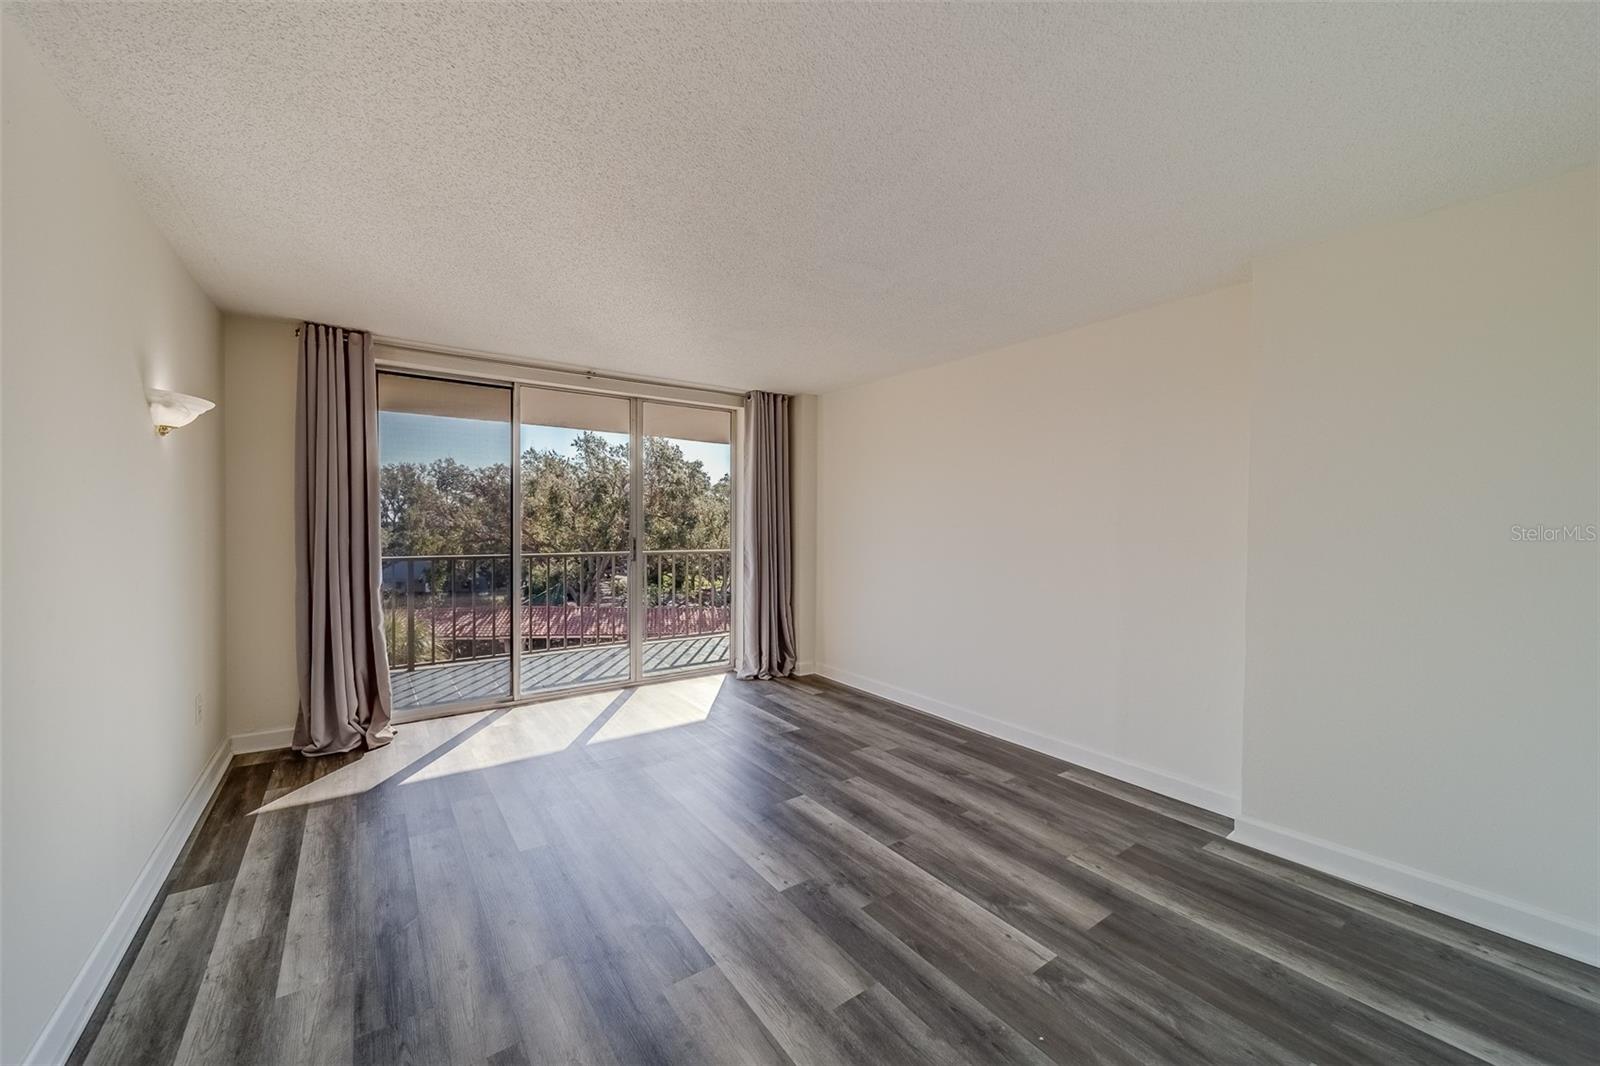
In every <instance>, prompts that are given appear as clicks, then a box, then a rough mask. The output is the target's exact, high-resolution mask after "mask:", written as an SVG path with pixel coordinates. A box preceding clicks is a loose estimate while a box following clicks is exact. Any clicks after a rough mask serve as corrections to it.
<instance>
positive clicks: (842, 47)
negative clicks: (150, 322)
mask: <svg viewBox="0 0 1600 1066" xmlns="http://www.w3.org/2000/svg"><path fill="white" fill-rule="evenodd" d="M7 18H8V20H9V21H10V22H11V23H12V25H13V26H20V27H22V29H23V30H24V32H25V34H26V35H27V36H28V38H29V39H30V40H31V41H32V42H33V44H34V46H35V49H36V51H38V52H39V54H40V55H41V57H42V58H43V60H44V62H45V64H46V66H47V67H48V68H49V69H50V70H51V72H52V74H53V76H54V77H55V79H56V80H57V82H58V83H59V84H60V85H61V87H62V88H63V90H64V91H65V92H66V94H67V95H68V97H69V98H71V99H72V100H73V101H74V102H75V103H76V104H77V106H78V107H80V108H81V109H82V110H83V112H84V113H85V114H87V115H88V116H89V118H90V119H91V120H92V121H93V122H94V124H95V125H96V126H97V127H98V128H99V129H100V130H101V132H102V133H104V135H105V136H106V138H107V140H108V141H109V142H110V143H111V145H112V147H113V149H114V150H115V152H116V153H117V154H118V156H119V157H120V159H121V160H122V162H123V165H124V166H125V167H126V169H127V171H128V173H129V174H130V175H131V177H132V179H133V180H134V182H135V183H136V185H137V186H138V188H139V189H140V191H141V193H142V194H143V196H144V197H145V199H146V201H147V203H148V205H149V208H150V211H151V213H152V215H153V216H154V218H155V219H156V221H157V223H158V224H159V225H160V226H161V227H162V229H163V230H164V232H165V233H166V234H167V235H168V237H169V238H170V239H171V240H172V242H173V244H174V245H175V246H176V248H177V250H178V252H179V254H180V255H182V256H183V258H184V260H185V261H186V262H187V263H188V264H189V266H190V268H191V269H192V270H193V272H194V274H195V276H196V278H197V279H198V280H199V281H200V283H201V284H202V285H203V286H204V287H205V288H206V290H207V291H208V292H209V293H210V294H211V295H212V296H213V297H214V298H215V299H216V300H217V302H218V303H220V304H221V305H222V306H224V307H225V308H228V309H231V310H239V311H252V312H261V313H266V314H274V315H283V316H288V317H296V318H300V317H304V318H311V319H315V320H322V321H329V322H337V323H340V324H343V325H348V326H352V327H359V328H366V329H371V330H374V331H377V332H379V333H382V334H387V335H390V336H394V337H401V338H407V339H412V340H419V341H427V342H432V343H435V344H440V345H451V346H459V347H466V348H476V349H481V350H485V351H493V352H502V353H512V354H516V355H520V356H524V357H526V358H528V359H530V360H537V361H552V362H560V363H570V364H577V365H583V366H590V367H596V368H604V369H609V370H613V371H626V372H632V373H635V374H643V375H648V376H651V377H657V378H668V379H677V380H683V381H692V382H702V383H708V384H718V385H724V386H730V387H739V388H743V387H765V388H779V389H788V390H826V389H828V388H832V387H836V386H839V385H842V384H846V383H849V382H852V381H857V380H862V379H865V378H869V377H875V376H881V375H884V374H887V373H890V372H893V371H897V370H902V369H906V368H910V367H914V366H918V365H925V364H928V363H933V362H938V361H940V360H944V359H949V358H953V357H956V356H960V355H963V354H967V353H971V352H975V351H981V350H983V349H985V348H989V347H993V346H995V345H999V344H1004V343H1008V342H1011V341H1017V340H1023V339H1026V338H1029V337H1034V336H1039V335H1042V334H1046V333H1051V332H1054V331H1057V330H1061V329H1065V328H1068V327H1071V326H1074V325H1078V324H1081V323H1084V322H1088V321H1092V320H1094V319H1097V318H1103V317H1106V316H1108V315H1112V314H1116V313H1119V312H1122V311H1126V310H1130V309H1133V308H1136V307H1139V306H1142V305H1145V304H1149V303H1152V302H1155V301H1158V300H1162V299H1166V298H1170V297H1173V296H1177V295H1182V294H1187V293H1193V292H1198V291H1201V290H1204V289H1206V288H1208V287H1211V286H1213V285H1216V284H1219V283H1222V282H1225V281H1228V280H1231V279H1235V278H1239V277H1241V276H1243V273H1244V271H1245V270H1246V269H1247V264H1248V262H1249V260H1250V258H1251V257H1252V256H1253V255H1256V254H1259V253H1261V252H1264V251H1268V250H1271V249H1273V248H1277V247H1281V246H1283V245H1285V244H1289V243H1292V242H1295V241H1299V240H1304V239H1308V238H1314V237H1317V236H1319V235H1322V234H1326V233H1330V232H1333V231H1335V230H1337V229H1340V228H1343V227H1346V226H1350V225H1354V224H1358V223H1361V222H1364V221H1369V220H1376V219H1380V218H1385V217H1393V216H1398V215H1403V214H1409V213H1415V212H1419V211H1423V210H1427V209H1429V208H1432V207H1435V206H1439V205H1441V204H1444V203H1447V202H1449V201H1451V200H1455V199H1460V198H1464V197H1469V196H1474V195H1479V194H1483V193H1488V192H1493V191H1497V190H1499V189H1503V188H1508V187H1511V186H1513V185H1516V184H1518V183H1520V182H1523V181H1526V180H1531V179H1534V178H1538V177H1541V176H1544V175H1546V174H1551V173H1555V172H1558V171H1561V170H1564V169H1567V168H1570V167H1573V166H1577V165H1580V164H1582V163H1585V162H1588V161H1590V160H1592V159H1593V158H1594V157H1595V155H1596V153H1597V128H1600V114H1597V76H1600V68H1597V36H1600V21H1597V20H1600V8H1597V7H1596V6H1594V5H1589V4H1581V5H1580V4H1574V5H1544V4H1529V5H1524V4H1487V5H1444V4H1437V5H1436V4H1361V5H1353V6H1337V5H1333V4H1303V5H1302V4H1295V5H1229V6H1223V5H1210V4H1195V5H1186V6H1180V7H1167V6H1151V5H1126V6H1122V5H1065V4H1062V5H1028V6H1009V5H988V4H985V5H973V6H954V7H947V6H935V5H911V4H905V5H893V4H884V5H842V4H841V5H815V6H788V5H785V6H767V5H730V6H720V5H715V6H659V5H617V6H611V5H605V6H601V5H594V6H571V7H568V6H522V5H512V6H499V5H489V4H460V5H450V6H442V5H433V4H425V5H404V4H374V5H363V4H338V5H327V6H322V5H317V4H302V3H292V4H263V5H248V6H246V5H234V4H189V3H182V4H172V5H164V4H154V5H146V4H115V3H108V4H84V3H78V4H62V5H57V4H26V5H20V4H8V5H7Z"/></svg>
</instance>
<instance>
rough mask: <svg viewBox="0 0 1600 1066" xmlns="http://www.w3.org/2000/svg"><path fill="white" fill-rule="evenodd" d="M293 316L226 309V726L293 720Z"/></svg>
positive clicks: (242, 728)
mask: <svg viewBox="0 0 1600 1066" xmlns="http://www.w3.org/2000/svg"><path fill="white" fill-rule="evenodd" d="M295 325H296V323H294V322H286V321H283V320H281V319H272V318H254V317H251V316H247V315H227V316H225V317H224V318H223V327H222V333H223V352H224V360H225V365H226V368H227V375H226V379H227V386H226V388H227V392H226V394H225V396H224V401H223V403H224V406H225V407H226V408H227V409H228V413H229V416H228V420H227V433H226V439H225V444H224V448H223V452H224V455H225V463H226V470H227V491H226V504H225V510H224V515H225V519H224V522H225V534H224V535H225V537H226V540H227V545H228V555H227V581H226V588H227V618H228V624H227V686H228V731H229V732H230V733H232V734H233V735H235V736H240V735H244V736H246V737H247V738H248V742H249V744H250V745H251V746H256V745H260V744H270V743H287V742H288V741H287V739H286V738H284V737H273V736H267V737H259V738H257V737H249V735H250V734H255V733H262V732H274V731H276V732H281V731H284V730H289V729H292V728H293V727H294V718H295V712H296V709H297V708H298V706H299V701H300V696H299V691H298V683H297V681H296V672H295V647H294V641H295V636H294V581H295V577H294V566H295V564H294V420H295V411H294V403H295V400H294V392H295V359H296V350H297V348H296V345H297V341H296V340H295V335H294V330H295Z"/></svg>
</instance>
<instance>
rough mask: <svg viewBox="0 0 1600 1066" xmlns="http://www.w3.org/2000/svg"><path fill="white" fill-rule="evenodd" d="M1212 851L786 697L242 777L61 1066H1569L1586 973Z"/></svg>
mask: <svg viewBox="0 0 1600 1066" xmlns="http://www.w3.org/2000/svg"><path fill="white" fill-rule="evenodd" d="M705 653H706V652H705V650H704V649H703V648H702V649H700V650H696V649H695V648H694V647H681V648H674V649H672V651H671V654H670V655H669V654H668V653H667V652H666V651H663V652H662V657H661V658H660V659H659V660H658V661H660V662H662V663H663V664H666V665H671V664H672V663H674V662H678V661H682V660H681V659H679V658H678V657H679V656H682V657H687V658H691V659H692V658H693V656H695V655H697V654H705ZM595 668H596V664H595V663H590V664H589V665H587V666H586V665H584V662H582V661H578V660H577V659H576V657H574V658H572V659H570V660H569V661H568V662H567V663H566V666H565V669H566V670H567V674H566V675H565V676H569V677H570V676H581V675H582V674H583V671H585V670H589V669H595ZM1229 829H1230V824H1229V822H1228V821H1227V820H1226V819H1224V818H1220V817H1218V816H1216V815H1213V814H1210V813H1208V812H1205V811H1202V810H1198V809H1196V808H1192V807H1187V806H1185V805H1183V804H1180V803H1177V802H1174V801H1172V800H1168V799H1166V798H1164V797H1161V796H1158V795H1155V794H1153V793H1149V792H1145V791H1143V790H1140V789H1137V788H1134V787H1132V786H1129V785H1126V784H1123V783H1120V782H1117V781H1113V780H1111V779H1109V778H1105V777H1103V776H1101V775H1099V774H1096V773H1093V772H1091V771H1088V770H1086V769H1083V768H1081V767H1076V766H1071V765H1069V764H1066V763H1062V762H1058V761H1056V760H1054V759H1051V758H1049V757H1047V756H1043V755H1040V754H1038V753H1035V752H1031V751H1027V750H1025V749H1022V748H1018V747H1014V746H1012V745H1009V744H1006V743H1004V742H1002V741H998V740H995V739H993V738H990V737H987V736H984V735H982V734H979V733H975V732H971V731H969V730H965V729H962V728H960V727H957V726H954V725H951V724H949V723H946V722H943V721H941V720H938V719H933V718H929V717H925V716H922V715H919V714H917V713H915V712H913V711H910V710H907V709H905V708H903V707H899V706H896V705H894V704H890V703H886V702H884V701H882V700H878V699H876V698H874V697H871V696H867V695H864V694H862V693H859V692H855V691H853V690H850V689H846V688H843V687H841V686H837V685H833V684H831V683H826V682H821V681H817V680H813V679H802V680H797V681H781V682H779V681H770V682H745V681H736V680H734V679H732V678H730V677H728V676H726V675H718V676H710V677H697V678H680V679H677V680H671V681H663V682H661V683H658V684H653V685H644V686H640V687H638V688H633V689H618V690H614V691H600V692H594V693H586V694H582V695H573V696H568V697H564V698H559V699H555V700H551V701H547V702H543V703H538V704H530V705H527V706H521V707H515V708H511V709H509V710H496V711H491V712H479V713H475V714H468V715H458V716H454V717H449V718H439V719H434V720H431V721H425V722H417V723H412V724H407V725H405V726H402V727H401V729H400V734H399V736H398V738H397V739H396V740H395V741H394V743H392V744H391V745H389V746H388V747H386V748H383V749H379V750H377V751H373V752H367V753H364V754H357V755H349V756H335V757H330V758H325V759H319V760H312V761H308V760H304V759H301V758H299V757H298V756H295V755H293V754H290V753H287V752H281V753H273V754H267V755H257V756H248V757H241V758H239V759H236V760H235V763H234V765H232V766H231V767H230V768H229V770H228V773H227V775H226V777H225V778H224V780H223V783H222V786H221V789H220V791H219V793H218V795H217V797H216V799H215V801H214V802H213V804H212V806H211V808H210V810H209V811H208V813H207V815H206V817H205V818H204V819H203V821H202V823H201V825H200V826H199V827H197V829H196V830H195V832H194V834H193V835H192V837H191V839H190V840H189V842H188V843H187V845H186V846H185V849H184V851H183V853H182V855H181V857H180V859H179V861H178V864H177V866H176V867H175V868H174V870H173V872H172V875H171V877H170V878H169V879H168V882H167V884H166V886H165V888H164V890H163V892H162V893H161V897H160V898H159V899H158V900H157V901H156V903H155V904H154V906H153V907H152V908H151V910H150V913H149V914H148V916H147V917H146V919H145V922H144V925H143V927H142V929H141V932H140V934H139V935H138V937H137V938H136V939H135V941H134V943H133V944H132V946H131V947H130V948H129V950H128V953H127V956H126V957H125V958H124V959H123V961H122V964H121V966H120V968H119V969H118V971H117V974H116V976H115V977H114V979H113V981H112V983H111V986H110V987H109V989H108V990H107V991H106V993H105V995H104V997H103V998H102V1000H101V1002H100V1004H99V1005H98V1007H97V1009H96V1011H95V1013H94V1016H93V1018H92V1020H91V1022H90V1024H89V1026H88V1028H87V1029H86V1031H85V1032H84V1034H83V1036H82V1039H81V1040H80V1041H79V1043H78V1046H77V1048H76V1049H75V1051H74V1053H73V1056H72V1061H73V1062H74V1063H101V1062H106V1063H111V1062H138V1063H145V1064H150V1066H163V1064H166V1063H223V1062H227V1063H233V1062H258V1061H259V1062H273V1063H318V1064H323V1063H340V1064H343V1063H349V1064H356V1063H375V1064H385V1066H387V1064H392V1063H403V1062H413V1063H428V1064H433V1063H481V1064H495V1066H510V1064H513V1063H541V1062H595V1063H618V1064H632V1063H655V1062H681V1063H792V1064H809V1063H823V1064H829V1066H832V1064H837V1063H846V1062H871V1063H916V1064H919V1066H920V1064H923V1063H930V1062H933V1063H966V1062H996V1063H998V1062H1008V1063H1033V1064H1037V1066H1047V1064H1049V1063H1100V1062H1105V1063H1129V1064H1132V1063H1152V1062H1170V1063H1194V1062H1226V1063H1235V1062H1299V1063H1340V1062H1344V1063H1398V1062H1421V1063H1434V1062H1437V1063H1466V1062H1501V1063H1510V1062H1548V1063H1560V1064H1578V1063H1593V1062H1596V1061H1600V972H1597V971H1596V970H1595V969H1593V968H1590V967H1587V966H1583V965H1581V964H1579V963H1576V962H1573V961H1570V960H1568V959H1564V958H1561V957H1559V956H1556V955H1552V954H1549V953H1546V952H1542V951H1539V950H1536V949H1534V948H1530V947H1527V946H1524V945H1521V944H1518V943H1515V942H1513V941H1510V940H1507V939H1504V938H1501V937H1498V936H1495V935H1494V934H1491V933H1487V932H1484V931H1482V930H1479V929H1475V928H1473V927H1471V926H1467V925H1464V924H1462V923H1460V922H1456V921H1453V920H1451V919H1448V918H1444V917H1441V916H1439V915H1436V914H1432V913H1430V912H1428V911H1425V910H1422V909H1420V908H1417V907H1413V906H1410V905H1408V904H1405V903H1402V902H1399V901H1397V900H1394V899H1390V898H1388V897H1384V896H1381V895H1378V894H1375V893H1372V892H1369V891H1366V890H1364V889H1361V888H1358V887H1356V886H1353V885H1350V884H1347V883H1345V882H1341V881H1338V880H1336V879H1333V878H1329V877H1326V876H1323V875H1320V874H1317V873H1315V872H1313V871H1310V870H1307V869H1305V868H1302V867H1298V866H1294V865H1292V864H1288V863H1284V862H1281V861H1279V860H1276V859H1273V858H1271V857H1269V856H1266V855H1263V854H1261V853H1259V852H1255V851H1252V850H1250V849H1248V848H1244V847H1241V846H1238V845H1235V844H1232V843H1230V842H1228V841H1227V840H1226V839H1225V836H1226V834H1227V832H1228V831H1229Z"/></svg>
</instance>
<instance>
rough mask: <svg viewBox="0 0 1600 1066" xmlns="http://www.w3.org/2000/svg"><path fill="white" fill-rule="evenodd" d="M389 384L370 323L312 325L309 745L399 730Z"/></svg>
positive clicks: (299, 728) (306, 466)
mask: <svg viewBox="0 0 1600 1066" xmlns="http://www.w3.org/2000/svg"><path fill="white" fill-rule="evenodd" d="M377 391H378V375H377V368H376V366H375V364H374V362H373V355H372V337H371V335H370V334H367V333H360V332H356V331H353V330H344V329H339V328H337V327H335V326H322V325H317V324H316V323H313V322H307V323H304V324H303V325H302V326H301V327H300V366H299V374H298V383H297V395H296V404H295V523H296V537H295V571H296V585H295V591H296V601H295V636H296V645H297V650H298V653H299V667H300V712H299V715H298V717H297V719H296V721H295V727H294V749H295V750H296V751H298V752H300V753H302V754H304V755H331V754H334V753H336V752H345V751H353V750H355V749H357V748H374V747H379V746H381V745H383V744H387V743H388V742H389V740H390V739H392V738H393V736H394V729H393V727H392V726H391V725H390V717H391V709H392V707H393V698H392V696H391V695H390V691H389V661H388V655H387V653H386V650H385V648H384V642H383V619H382V611H381V605H380V601H379V584H380V580H381V575H380V562H379V555H378V551H379V549H378V410H377V408H378V404H377Z"/></svg>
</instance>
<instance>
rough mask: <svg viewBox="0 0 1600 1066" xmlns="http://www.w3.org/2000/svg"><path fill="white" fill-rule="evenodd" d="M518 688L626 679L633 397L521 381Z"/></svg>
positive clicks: (530, 689) (531, 690) (526, 690)
mask: <svg viewBox="0 0 1600 1066" xmlns="http://www.w3.org/2000/svg"><path fill="white" fill-rule="evenodd" d="M520 392H521V419H520V421H521V424H522V444H521V449H522V460H521V476H522V575H523V577H522V620H523V624H522V635H523V639H522V649H521V651H522V655H521V660H522V661H521V665H520V676H521V678H522V689H521V694H523V695H532V694H534V693H538V692H545V691H550V690H553V689H561V688H572V687H575V686H579V685H591V684H598V683H601V682H607V681H610V682H622V681H627V680H629V678H630V677H631V676H632V673H631V670H630V666H629V663H630V656H629V644H630V641H629V634H630V632H631V631H632V627H631V626H630V625H629V609H628V605H629V603H630V602H631V596H630V587H629V586H630V582H629V575H630V574H632V573H633V567H632V555H633V536H632V528H633V516H632V506H633V504H632V492H631V486H632V483H633V461H632V455H633V439H632V429H631V422H632V417H633V414H632V401H630V400H627V399H624V398H621V397H617V396H596V395H591V394H585V393H578V392H561V391H558V390H555V389H541V388H534V387H533V386H528V385H525V386H523V387H522V388H521V390H520Z"/></svg>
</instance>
